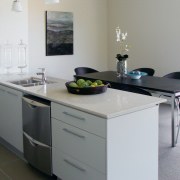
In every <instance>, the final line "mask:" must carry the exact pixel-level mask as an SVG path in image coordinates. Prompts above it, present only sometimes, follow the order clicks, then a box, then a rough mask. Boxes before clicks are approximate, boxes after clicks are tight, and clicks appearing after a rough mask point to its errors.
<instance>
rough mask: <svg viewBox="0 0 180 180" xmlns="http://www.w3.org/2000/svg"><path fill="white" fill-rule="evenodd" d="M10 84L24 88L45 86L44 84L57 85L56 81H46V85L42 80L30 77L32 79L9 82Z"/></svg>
mask: <svg viewBox="0 0 180 180" xmlns="http://www.w3.org/2000/svg"><path fill="white" fill-rule="evenodd" d="M9 82H10V83H12V84H16V85H19V86H23V87H31V86H39V85H43V84H51V83H55V82H54V81H46V82H45V83H44V82H43V81H42V80H41V79H38V78H35V77H30V78H26V79H21V80H15V81H9Z"/></svg>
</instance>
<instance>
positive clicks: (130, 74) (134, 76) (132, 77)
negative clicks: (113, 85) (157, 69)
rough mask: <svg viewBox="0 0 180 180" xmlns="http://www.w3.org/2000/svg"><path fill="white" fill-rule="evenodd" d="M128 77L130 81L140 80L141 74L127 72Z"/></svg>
mask: <svg viewBox="0 0 180 180" xmlns="http://www.w3.org/2000/svg"><path fill="white" fill-rule="evenodd" d="M128 76H130V77H131V79H140V78H141V73H134V72H129V73H128Z"/></svg>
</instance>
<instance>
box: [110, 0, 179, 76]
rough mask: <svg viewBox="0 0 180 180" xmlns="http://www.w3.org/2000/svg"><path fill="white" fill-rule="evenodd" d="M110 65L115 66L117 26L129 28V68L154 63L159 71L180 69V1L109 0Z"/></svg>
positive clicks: (161, 73) (161, 72)
mask: <svg viewBox="0 0 180 180" xmlns="http://www.w3.org/2000/svg"><path fill="white" fill-rule="evenodd" d="M108 8H109V14H108V17H109V24H108V27H109V28H108V30H109V41H108V42H109V43H108V44H109V47H108V48H109V68H110V69H115V64H116V60H115V55H116V54H117V52H118V50H117V46H116V43H115V36H116V35H115V28H116V26H120V28H121V29H122V30H123V31H127V32H128V43H129V44H130V45H131V49H130V52H129V55H130V58H129V59H128V68H129V70H131V69H133V68H136V67H152V68H154V69H155V70H156V75H159V76H161V75H164V74H166V73H169V72H173V71H180V50H179V48H180V20H179V17H180V10H179V8H180V1H178V0H173V1H169V0H158V1H157V0H135V1H134V0H109V4H108Z"/></svg>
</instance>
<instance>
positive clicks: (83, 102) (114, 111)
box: [0, 74, 166, 119]
mask: <svg viewBox="0 0 180 180" xmlns="http://www.w3.org/2000/svg"><path fill="white" fill-rule="evenodd" d="M29 76H31V75H16V74H12V75H0V84H2V85H5V86H8V87H11V88H14V89H17V90H20V91H22V92H24V93H28V94H32V95H35V96H39V97H42V98H45V99H48V100H50V101H53V102H57V103H60V104H63V105H67V106H69V107H73V108H75V109H78V110H81V111H84V112H87V113H90V114H94V115H96V116H100V117H102V118H107V119H109V118H113V117H117V116H121V115H124V114H128V113H131V112H135V111H139V110H142V109H146V108H149V107H152V106H154V105H156V104H159V103H163V102H165V101H166V100H165V99H162V98H156V97H151V96H145V95H140V94H136V93H130V92H126V91H121V90H115V89H111V88H108V89H107V91H106V92H105V93H102V94H97V95H76V94H70V93H68V91H67V89H66V86H65V82H66V81H67V80H63V79H56V78H49V79H50V80H53V81H55V82H56V83H53V84H47V85H40V86H33V87H22V86H19V85H14V84H12V83H9V81H12V80H18V79H23V78H25V77H29ZM33 77H37V76H34V75H33Z"/></svg>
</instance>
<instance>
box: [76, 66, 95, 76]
mask: <svg viewBox="0 0 180 180" xmlns="http://www.w3.org/2000/svg"><path fill="white" fill-rule="evenodd" d="M74 71H75V73H76V75H83V74H87V73H93V72H98V71H97V70H96V69H93V68H89V67H77V68H75V69H74Z"/></svg>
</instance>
